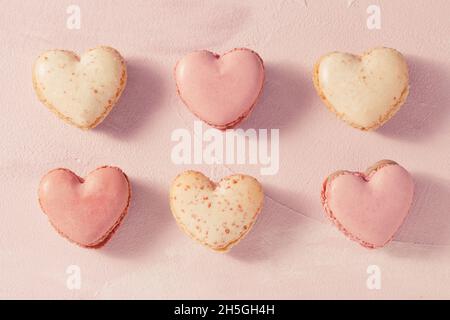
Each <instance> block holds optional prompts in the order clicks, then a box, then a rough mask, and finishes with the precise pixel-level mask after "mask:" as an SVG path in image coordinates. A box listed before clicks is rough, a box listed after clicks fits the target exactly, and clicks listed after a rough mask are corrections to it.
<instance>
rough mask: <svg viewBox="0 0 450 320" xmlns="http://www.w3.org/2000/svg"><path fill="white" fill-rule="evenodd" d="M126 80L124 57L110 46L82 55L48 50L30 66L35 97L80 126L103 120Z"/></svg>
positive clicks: (57, 113) (61, 116) (59, 114)
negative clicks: (31, 67)
mask: <svg viewBox="0 0 450 320" xmlns="http://www.w3.org/2000/svg"><path fill="white" fill-rule="evenodd" d="M126 80H127V69H126V64H125V60H124V59H123V58H122V56H121V55H120V53H119V52H118V51H117V50H115V49H113V48H110V47H97V48H95V49H91V50H89V51H87V52H86V53H84V54H83V55H82V56H81V57H79V56H77V55H76V54H75V53H74V52H70V51H66V50H50V51H47V52H44V53H43V54H41V55H40V56H39V58H38V59H37V60H36V62H35V64H34V67H33V86H34V89H35V91H36V94H37V96H38V98H39V99H40V100H41V101H42V103H43V104H44V105H45V106H47V107H48V108H49V109H50V110H51V111H52V112H54V113H55V114H56V115H58V116H59V117H60V118H61V119H62V120H64V121H65V122H67V123H69V124H71V125H74V126H76V127H78V128H81V129H91V128H94V127H95V126H97V125H98V124H99V123H100V122H102V121H103V119H104V118H105V117H106V116H107V115H108V113H109V112H110V111H111V109H112V108H113V107H114V105H115V104H116V103H117V101H118V100H119V98H120V95H121V94H122V91H123V90H124V88H125V85H126Z"/></svg>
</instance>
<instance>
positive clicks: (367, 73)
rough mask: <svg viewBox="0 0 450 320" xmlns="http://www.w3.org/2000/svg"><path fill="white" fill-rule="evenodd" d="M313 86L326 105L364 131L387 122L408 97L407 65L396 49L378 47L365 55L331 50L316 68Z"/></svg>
mask: <svg viewBox="0 0 450 320" xmlns="http://www.w3.org/2000/svg"><path fill="white" fill-rule="evenodd" d="M313 80H314V86H315V88H316V90H317V92H318V94H319V96H320V98H321V99H322V100H323V101H324V103H325V105H326V106H327V107H328V108H329V109H330V110H331V111H332V112H333V113H335V114H336V115H337V116H338V117H339V118H341V119H342V120H344V121H345V122H347V123H348V124H350V125H351V126H353V127H355V128H358V129H361V130H374V129H377V128H378V127H380V126H381V125H383V124H384V123H385V122H387V121H388V120H389V119H390V118H391V117H392V116H393V115H394V114H395V113H396V112H397V111H398V110H399V109H400V107H401V106H402V105H403V103H404V102H405V100H406V97H407V96H408V90H409V78H408V66H407V64H406V61H405V59H404V57H403V56H402V54H401V53H400V52H398V51H397V50H395V49H390V48H375V49H372V50H370V51H368V52H366V53H364V54H363V55H361V56H359V55H354V54H349V53H342V52H332V53H329V54H327V55H325V56H323V57H322V58H320V60H319V61H318V62H317V64H316V65H315V68H314V75H313Z"/></svg>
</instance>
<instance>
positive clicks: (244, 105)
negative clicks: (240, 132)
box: [175, 48, 264, 130]
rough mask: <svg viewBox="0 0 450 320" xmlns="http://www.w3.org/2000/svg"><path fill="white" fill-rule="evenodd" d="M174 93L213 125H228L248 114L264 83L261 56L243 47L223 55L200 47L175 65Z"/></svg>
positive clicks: (241, 119)
mask: <svg viewBox="0 0 450 320" xmlns="http://www.w3.org/2000/svg"><path fill="white" fill-rule="evenodd" d="M175 80H176V84H177V89H178V94H179V96H180V98H181V100H182V101H183V102H184V103H185V104H186V106H187V107H188V108H189V109H190V110H191V111H192V113H194V114H195V115H196V116H197V117H198V118H200V119H201V120H203V121H204V122H206V123H207V124H209V125H210V126H213V127H215V128H217V129H222V130H224V129H227V128H232V127H234V126H236V125H237V124H239V123H240V122H242V121H243V120H244V119H245V118H247V117H248V116H249V114H250V113H251V111H252V110H253V108H254V107H255V105H256V102H257V99H258V97H259V95H260V94H261V92H262V89H263V85H264V64H263V61H262V59H261V57H260V56H259V55H258V54H257V53H256V52H254V51H252V50H250V49H246V48H238V49H233V50H231V51H229V52H227V53H225V54H223V55H221V56H220V55H218V54H215V53H212V52H210V51H206V50H202V51H196V52H192V53H189V54H188V55H186V56H185V57H183V58H182V59H181V60H180V61H179V62H178V63H177V65H176V66H175Z"/></svg>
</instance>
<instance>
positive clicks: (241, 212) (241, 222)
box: [170, 171, 264, 251]
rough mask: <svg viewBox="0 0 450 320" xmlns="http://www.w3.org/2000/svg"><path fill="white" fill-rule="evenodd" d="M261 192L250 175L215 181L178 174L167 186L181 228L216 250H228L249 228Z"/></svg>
mask: <svg viewBox="0 0 450 320" xmlns="http://www.w3.org/2000/svg"><path fill="white" fill-rule="evenodd" d="M263 199H264V194H263V191H262V187H261V185H260V184H259V182H258V181H257V180H256V179H255V178H253V177H250V176H246V175H241V174H237V175H232V176H228V177H226V178H224V179H222V180H221V181H220V182H219V183H217V184H216V183H214V182H212V181H211V180H209V178H208V177H206V176H204V175H203V174H202V173H200V172H196V171H186V172H183V173H182V174H180V175H179V176H178V177H177V178H176V179H175V180H174V182H173V184H172V187H171V189H170V207H171V210H172V213H173V215H174V217H175V219H176V221H177V223H178V224H179V225H180V227H181V228H182V230H183V231H185V232H186V233H187V234H188V235H190V236H191V237H192V238H193V239H195V240H197V241H199V242H200V243H202V244H204V245H206V246H208V247H210V248H211V249H213V250H216V251H227V250H229V249H230V248H231V247H232V246H233V245H235V244H236V243H237V242H238V241H239V240H241V239H242V238H243V237H244V236H245V235H246V234H247V232H248V231H249V230H250V229H251V227H252V226H253V224H254V222H255V221H256V218H257V216H258V214H259V212H260V211H261V208H262V204H263Z"/></svg>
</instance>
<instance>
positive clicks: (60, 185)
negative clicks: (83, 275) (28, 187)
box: [39, 167, 131, 247]
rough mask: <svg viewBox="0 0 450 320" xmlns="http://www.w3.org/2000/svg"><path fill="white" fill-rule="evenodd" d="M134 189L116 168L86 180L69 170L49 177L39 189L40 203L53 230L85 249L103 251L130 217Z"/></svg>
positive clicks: (62, 170) (47, 176)
mask: <svg viewBox="0 0 450 320" xmlns="http://www.w3.org/2000/svg"><path fill="white" fill-rule="evenodd" d="M130 197H131V189H130V185H129V182H128V178H127V177H126V175H125V174H124V173H123V172H122V171H121V170H120V169H119V168H116V167H101V168H98V169H96V170H95V171H93V172H91V173H90V174H89V175H88V176H87V178H86V180H83V179H82V178H80V177H78V176H77V175H76V174H74V173H73V172H72V171H70V170H68V169H55V170H52V171H50V172H49V173H48V174H46V175H45V176H44V177H43V179H42V180H41V183H40V186H39V202H40V205H41V208H42V210H43V211H44V212H45V214H47V216H48V219H49V220H50V222H51V224H52V225H53V226H54V228H55V229H56V230H57V231H58V232H59V233H60V234H61V235H63V236H64V237H66V238H67V239H69V240H70V241H72V242H75V243H76V244H78V245H80V246H83V247H100V246H102V245H103V244H104V243H105V242H106V241H107V240H108V239H109V237H110V236H111V235H112V233H113V232H114V230H115V229H116V228H117V227H118V225H119V223H120V222H121V221H122V219H123V217H124V216H125V214H126V213H127V209H128V206H129V202H130Z"/></svg>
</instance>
